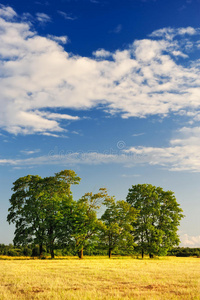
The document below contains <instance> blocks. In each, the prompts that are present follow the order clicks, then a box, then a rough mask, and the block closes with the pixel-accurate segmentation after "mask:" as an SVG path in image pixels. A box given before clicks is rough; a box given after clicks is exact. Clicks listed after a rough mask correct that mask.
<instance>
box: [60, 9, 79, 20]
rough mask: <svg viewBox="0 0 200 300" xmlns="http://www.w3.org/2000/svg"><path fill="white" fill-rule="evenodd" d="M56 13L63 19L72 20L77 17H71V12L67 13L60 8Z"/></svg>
mask: <svg viewBox="0 0 200 300" xmlns="http://www.w3.org/2000/svg"><path fill="white" fill-rule="evenodd" d="M57 13H58V14H59V15H61V16H62V17H63V18H64V19H65V20H71V21H74V20H76V19H77V17H73V16H72V15H71V14H67V13H66V12H64V11H61V10H57Z"/></svg>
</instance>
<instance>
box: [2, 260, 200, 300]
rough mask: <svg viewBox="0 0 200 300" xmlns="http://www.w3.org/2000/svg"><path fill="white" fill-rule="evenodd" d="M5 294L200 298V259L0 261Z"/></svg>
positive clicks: (115, 299)
mask: <svg viewBox="0 0 200 300" xmlns="http://www.w3.org/2000/svg"><path fill="white" fill-rule="evenodd" d="M0 299H6V300H10V299H65V300H66V299H70V300H73V299H81V300H86V299H87V300H88V299H92V300H96V299H101V300H104V299H113V300H118V299H145V300H146V299H151V300H153V299H159V300H160V299H162V300H164V299H166V300H169V299H180V300H183V299H200V259H198V258H172V257H165V258H159V259H153V260H149V259H144V260H141V259H133V258H127V257H126V258H112V259H110V260H109V259H108V258H105V257H97V258H95V257H93V258H91V257H90V258H89V257H88V258H87V257H86V258H85V259H83V260H79V259H77V258H68V259H55V260H47V259H46V260H32V259H31V260H22V259H20V260H16V259H12V260H11V259H9V260H0Z"/></svg>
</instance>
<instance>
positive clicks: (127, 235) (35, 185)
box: [0, 170, 183, 258]
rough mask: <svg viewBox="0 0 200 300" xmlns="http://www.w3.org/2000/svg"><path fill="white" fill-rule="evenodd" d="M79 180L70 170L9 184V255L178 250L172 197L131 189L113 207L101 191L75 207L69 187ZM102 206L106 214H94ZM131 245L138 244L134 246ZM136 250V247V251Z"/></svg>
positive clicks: (112, 201) (176, 207)
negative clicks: (11, 231) (12, 231)
mask: <svg viewBox="0 0 200 300" xmlns="http://www.w3.org/2000/svg"><path fill="white" fill-rule="evenodd" d="M79 181H80V178H79V177H78V176H77V175H76V173H75V172H74V171H72V170H64V171H61V172H59V173H55V175H54V176H50V177H45V178H41V177H40V176H38V175H27V176H24V177H20V178H19V179H17V180H16V181H15V182H14V184H13V188H12V190H13V194H12V196H11V199H10V208H9V212H8V216H7V220H8V222H9V223H14V224H15V235H14V241H13V242H14V247H13V246H12V247H11V246H10V247H9V248H6V247H3V246H2V247H0V251H2V253H7V254H8V253H9V255H17V254H18V255H27V256H29V255H32V256H40V257H43V256H44V255H46V254H48V255H49V254H50V255H51V257H52V258H53V257H54V251H55V253H56V254H59V255H61V254H69V255H74V254H77V253H78V255H79V257H80V258H82V257H83V250H84V251H85V253H87V254H105V251H108V253H109V256H111V253H115V254H123V255H124V254H133V253H135V252H138V251H140V252H142V254H147V253H148V254H149V255H150V256H153V255H165V254H166V253H167V251H169V250H170V249H172V248H173V246H176V245H178V243H179V238H178V235H177V229H178V225H179V223H180V220H181V218H182V217H183V215H182V210H181V209H180V207H179V204H178V203H177V202H176V198H175V196H174V194H173V192H171V191H167V192H165V191H163V189H162V188H160V187H155V186H152V185H150V184H142V185H136V186H132V188H131V189H130V190H129V193H128V196H127V201H123V200H121V201H117V202H116V201H115V199H114V198H113V197H109V196H108V194H107V191H106V189H99V192H98V193H96V194H93V193H86V194H85V195H84V196H83V197H81V198H80V199H79V200H77V201H74V200H73V197H72V192H71V185H72V184H78V183H79ZM102 204H103V205H104V206H105V212H104V213H103V215H102V216H101V218H100V219H98V218H97V213H98V211H99V209H100V208H101V206H102ZM135 242H136V243H137V244H135ZM136 246H137V247H136ZM8 250H9V251H8Z"/></svg>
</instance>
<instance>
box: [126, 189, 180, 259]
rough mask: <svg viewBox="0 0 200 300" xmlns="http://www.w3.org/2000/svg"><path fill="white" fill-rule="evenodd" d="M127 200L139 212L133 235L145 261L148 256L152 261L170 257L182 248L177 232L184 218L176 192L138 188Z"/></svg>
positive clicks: (130, 191) (129, 194) (133, 190)
mask: <svg viewBox="0 0 200 300" xmlns="http://www.w3.org/2000/svg"><path fill="white" fill-rule="evenodd" d="M126 200H127V202H128V203H129V204H131V205H132V207H134V208H135V209H137V210H138V211H139V214H138V217H137V219H136V221H134V222H133V227H134V229H135V230H134V233H133V234H134V237H135V242H136V243H137V245H138V247H139V249H140V251H141V253H142V257H143V255H144V254H145V253H148V254H149V256H150V258H152V257H153V255H166V254H167V251H168V250H170V249H171V248H172V247H173V246H175V245H178V244H179V242H180V241H179V237H178V234H177V230H178V226H179V224H180V220H181V219H182V218H183V217H184V216H183V214H182V209H181V208H180V205H179V204H178V203H177V201H176V198H175V196H174V193H173V192H172V191H166V192H165V191H163V189H162V188H161V187H155V186H153V185H151V184H138V185H133V186H132V188H130V189H129V192H128V195H127V198H126Z"/></svg>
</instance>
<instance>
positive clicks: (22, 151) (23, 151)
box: [20, 149, 40, 155]
mask: <svg viewBox="0 0 200 300" xmlns="http://www.w3.org/2000/svg"><path fill="white" fill-rule="evenodd" d="M20 152H21V153H22V154H25V155H32V154H36V153H39V152H40V149H36V150H21V151H20Z"/></svg>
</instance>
